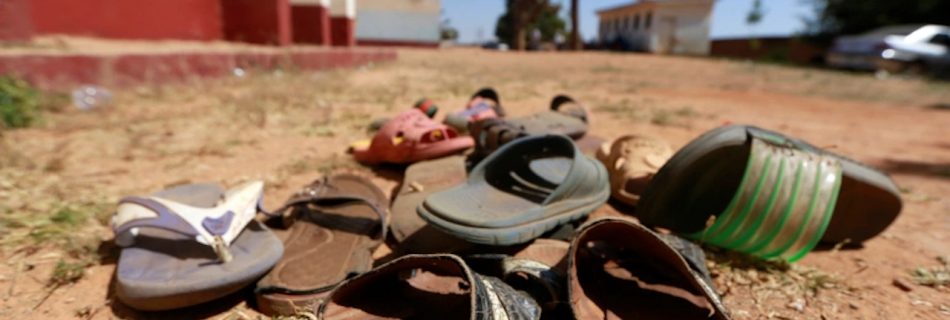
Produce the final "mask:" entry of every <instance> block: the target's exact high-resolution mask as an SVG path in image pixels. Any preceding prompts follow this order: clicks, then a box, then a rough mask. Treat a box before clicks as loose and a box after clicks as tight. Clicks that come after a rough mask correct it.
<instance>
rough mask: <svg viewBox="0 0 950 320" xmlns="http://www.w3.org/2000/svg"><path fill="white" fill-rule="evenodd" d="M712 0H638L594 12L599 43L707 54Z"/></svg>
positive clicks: (659, 50) (664, 51) (637, 49)
mask: <svg viewBox="0 0 950 320" xmlns="http://www.w3.org/2000/svg"><path fill="white" fill-rule="evenodd" d="M712 6H713V0H640V1H636V2H634V3H631V4H627V5H623V6H618V7H614V8H608V9H604V10H600V11H598V12H597V16H598V18H599V20H600V27H599V32H598V36H599V40H600V42H601V43H602V44H605V45H609V46H619V47H621V48H622V49H625V50H635V51H644V52H653V53H664V54H689V55H708V54H709V48H710V41H709V24H710V19H711V16H712Z"/></svg>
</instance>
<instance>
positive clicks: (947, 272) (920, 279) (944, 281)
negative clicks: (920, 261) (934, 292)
mask: <svg viewBox="0 0 950 320" xmlns="http://www.w3.org/2000/svg"><path fill="white" fill-rule="evenodd" d="M937 260H938V261H940V263H941V264H942V265H941V266H936V267H929V268H927V267H918V268H917V269H915V270H914V271H912V272H911V278H913V279H914V282H916V283H917V284H919V285H924V286H929V287H940V286H946V285H950V258H948V257H938V258H937Z"/></svg>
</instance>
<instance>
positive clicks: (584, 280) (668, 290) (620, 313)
mask: <svg viewBox="0 0 950 320" xmlns="http://www.w3.org/2000/svg"><path fill="white" fill-rule="evenodd" d="M705 265H706V260H705V256H704V255H703V251H702V249H700V248H699V247H698V246H696V245H695V244H692V243H690V242H688V241H686V240H683V239H681V238H677V237H675V236H669V235H660V234H657V233H654V232H652V231H650V230H649V229H647V228H646V227H643V226H642V225H640V224H638V223H636V222H633V221H631V220H628V219H622V218H603V219H597V220H594V221H591V222H588V223H586V224H584V225H583V226H581V228H580V229H578V232H577V235H576V236H575V238H574V240H573V241H572V242H571V249H570V253H569V257H568V270H569V271H568V297H569V301H570V303H571V309H572V310H573V311H574V317H575V318H577V319H729V315H728V314H727V313H726V309H725V307H724V306H723V305H722V302H721V300H720V298H719V296H718V295H717V294H716V291H715V290H714V289H713V287H712V282H711V280H710V278H709V272H708V271H707V270H706V267H705Z"/></svg>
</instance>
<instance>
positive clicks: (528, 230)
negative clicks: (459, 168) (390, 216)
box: [418, 135, 610, 245]
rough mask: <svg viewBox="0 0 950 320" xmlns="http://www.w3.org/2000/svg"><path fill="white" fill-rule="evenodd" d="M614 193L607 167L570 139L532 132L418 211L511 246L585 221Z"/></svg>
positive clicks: (469, 235) (437, 222)
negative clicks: (574, 222) (585, 154)
mask: <svg viewBox="0 0 950 320" xmlns="http://www.w3.org/2000/svg"><path fill="white" fill-rule="evenodd" d="M609 196H610V190H609V187H608V181H607V171H606V169H604V166H603V165H602V164H600V162H598V161H596V160H593V159H591V158H588V157H586V156H584V155H583V154H581V152H580V150H578V149H577V147H576V146H575V145H574V142H573V141H571V139H570V138H568V137H565V136H560V135H545V136H529V137H525V138H521V139H518V140H515V141H512V142H511V143H508V144H506V145H504V146H503V147H501V148H500V149H498V151H496V152H494V153H492V154H491V155H490V156H488V158H486V159H485V160H484V161H482V162H481V163H479V164H478V165H477V166H475V168H474V169H473V170H472V172H471V173H470V175H469V177H468V180H467V181H466V182H465V184H462V185H459V186H456V187H453V188H452V189H448V190H445V191H442V192H437V193H433V194H431V195H429V197H427V198H426V199H425V201H424V202H423V203H422V205H420V206H419V208H418V212H419V215H420V216H422V218H423V219H425V220H426V221H428V222H429V223H430V224H431V225H433V226H435V227H437V228H439V229H441V230H443V231H445V232H447V233H450V234H452V235H455V236H457V237H460V238H462V239H465V240H468V241H470V242H473V243H479V244H490V245H511V244H518V243H524V242H528V241H530V240H531V239H534V238H536V237H538V236H540V235H541V234H543V233H545V232H547V231H549V230H552V229H554V228H556V227H557V226H559V225H561V224H564V223H567V222H570V221H574V220H578V219H581V218H583V217H585V216H586V215H587V214H588V213H590V212H591V211H593V210H594V209H596V208H597V207H598V206H600V205H603V204H604V202H606V201H607V198H608V197H609Z"/></svg>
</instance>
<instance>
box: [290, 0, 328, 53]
mask: <svg viewBox="0 0 950 320" xmlns="http://www.w3.org/2000/svg"><path fill="white" fill-rule="evenodd" d="M290 13H291V20H292V24H293V38H294V43H313V44H321V45H329V44H330V10H329V9H328V8H326V7H324V6H291V7H290Z"/></svg>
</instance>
